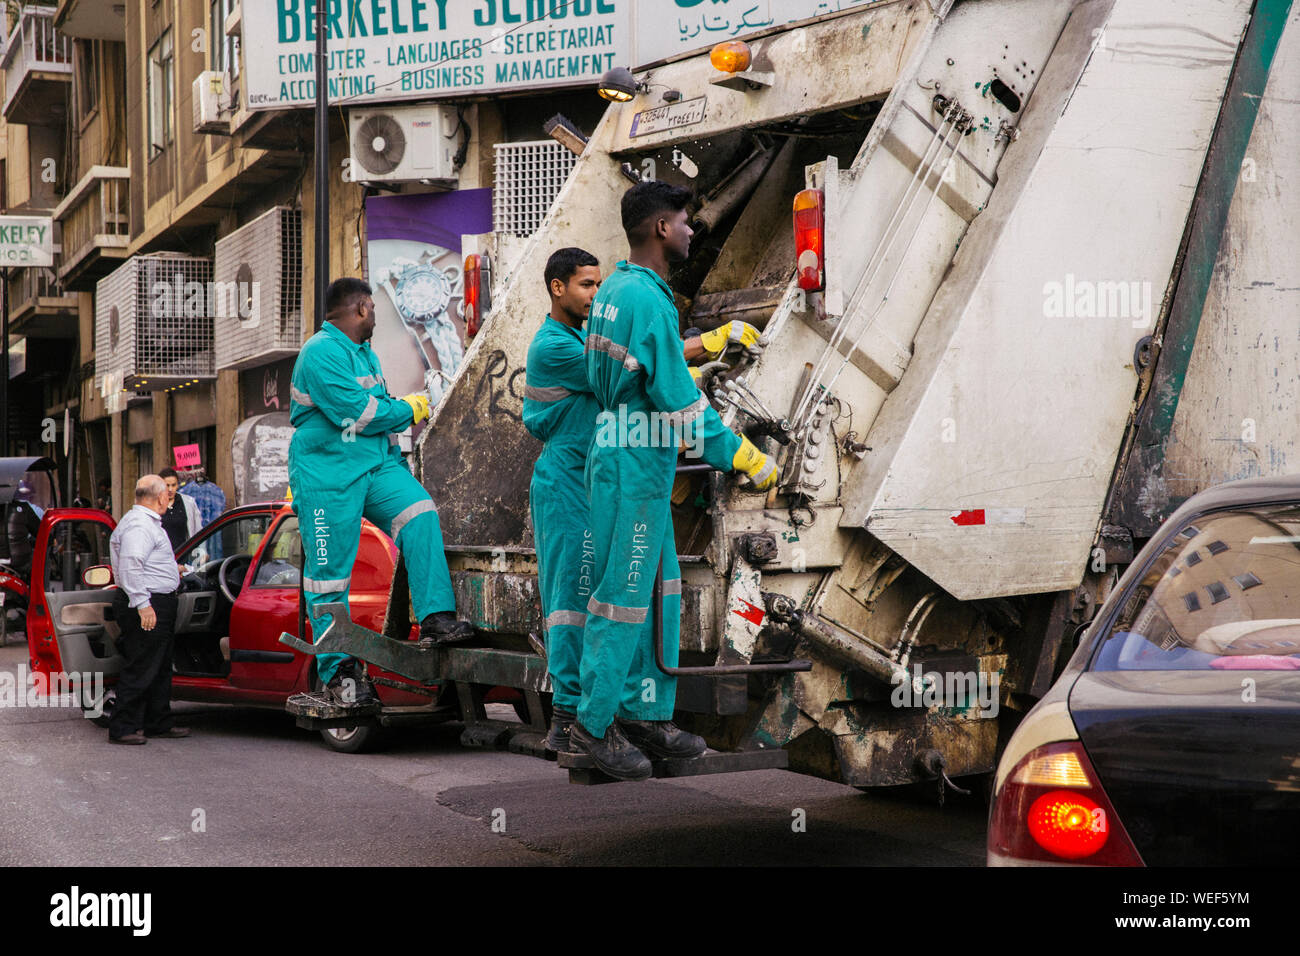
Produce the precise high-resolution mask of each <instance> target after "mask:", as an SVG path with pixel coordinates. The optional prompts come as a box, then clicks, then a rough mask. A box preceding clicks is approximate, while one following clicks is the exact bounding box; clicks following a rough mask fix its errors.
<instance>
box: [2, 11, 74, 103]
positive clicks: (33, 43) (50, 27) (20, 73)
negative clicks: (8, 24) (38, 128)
mask: <svg viewBox="0 0 1300 956" xmlns="http://www.w3.org/2000/svg"><path fill="white" fill-rule="evenodd" d="M0 64H3V66H4V71H5V104H4V114H5V118H6V119H8V120H9V122H11V123H27V124H29V125H41V124H42V123H48V122H50V121H51V120H50V119H49V115H50V114H49V111H47V110H46V109H45V107H46V104H45V103H44V102H41V101H40V99H41V98H42V97H38V98H37V100H38V101H36V102H32V103H23V104H19V100H20V99H22V98H24V97H26V96H27V95H28V94H32V93H34V92H38V91H37V90H35V87H38V86H41V85H43V84H45V85H47V84H48V83H49V82H50V81H51V80H53V81H55V82H63V83H65V84H66V83H70V82H71V79H72V41H71V40H70V39H68V38H67V37H65V36H62V35H61V34H60V33H59V32H58V31H57V30H55V29H54V9H53V8H52V7H30V6H28V7H23V9H22V13H21V14H20V15H19V17H18V22H17V23H16V24H15V25H14V28H13V30H12V31H11V32H10V34H9V38H8V39H7V40H6V41H5V49H4V57H3V59H0ZM19 105H22V106H23V107H24V108H23V109H21V110H19V111H18V113H17V114H15V108H16V107H17V106H19ZM60 122H61V119H60Z"/></svg>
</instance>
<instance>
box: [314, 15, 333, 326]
mask: <svg viewBox="0 0 1300 956" xmlns="http://www.w3.org/2000/svg"><path fill="white" fill-rule="evenodd" d="M328 7H329V5H328V4H326V3H324V2H318V3H317V4H316V197H315V198H316V217H315V218H316V273H315V275H316V308H315V309H314V310H313V312H314V319H313V330H314V331H316V332H319V331H320V330H321V328H322V327H323V326H324V325H325V290H326V289H327V288H329V280H330V275H329V272H330V254H329V253H330V248H329V231H330V203H329V165H330V134H329V128H330V124H329V85H328V80H327V76H326V73H327V71H326V69H325V67H326V65H327V62H326V50H327V44H326V36H325V31H326V26H325V14H326V12H327V10H328Z"/></svg>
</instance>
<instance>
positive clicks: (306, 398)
mask: <svg viewBox="0 0 1300 956" xmlns="http://www.w3.org/2000/svg"><path fill="white" fill-rule="evenodd" d="M289 397H290V398H292V399H293V400H294V401H295V402H297V403H298V404H299V405H305V406H306V407H308V408H315V407H316V403H315V402H313V401H312V400H311V396H310V395H308V394H307V393H306V392H304V391H301V390H299V388H298V387H297V386H296V385H290V386H289Z"/></svg>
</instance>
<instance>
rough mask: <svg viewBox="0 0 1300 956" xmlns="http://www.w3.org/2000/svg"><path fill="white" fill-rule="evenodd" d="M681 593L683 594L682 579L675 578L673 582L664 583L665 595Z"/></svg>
mask: <svg viewBox="0 0 1300 956" xmlns="http://www.w3.org/2000/svg"><path fill="white" fill-rule="evenodd" d="M681 593H682V579H681V578H673V579H672V580H668V581H664V594H681Z"/></svg>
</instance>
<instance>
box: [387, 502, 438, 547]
mask: <svg viewBox="0 0 1300 956" xmlns="http://www.w3.org/2000/svg"><path fill="white" fill-rule="evenodd" d="M434 510H436V509H435V508H434V507H433V500H432V499H431V498H425V499H424V500H423V501H417V502H416V503H415V504H413V505H410V506H408V507H406V508H403V509H402V511H401V513H400V514H398V516H397V517H396V518H394V519H393V528H392V532H391V536H392V539H393V540H394V541H396V540H397V536H398V535H399V534H401V533H402V529H403V528H404V527H406V523H407V522H408V521H410V520H411V519H412V518H414V517H415V516H416V515H422V514H424V513H425V512H426V511H434Z"/></svg>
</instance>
